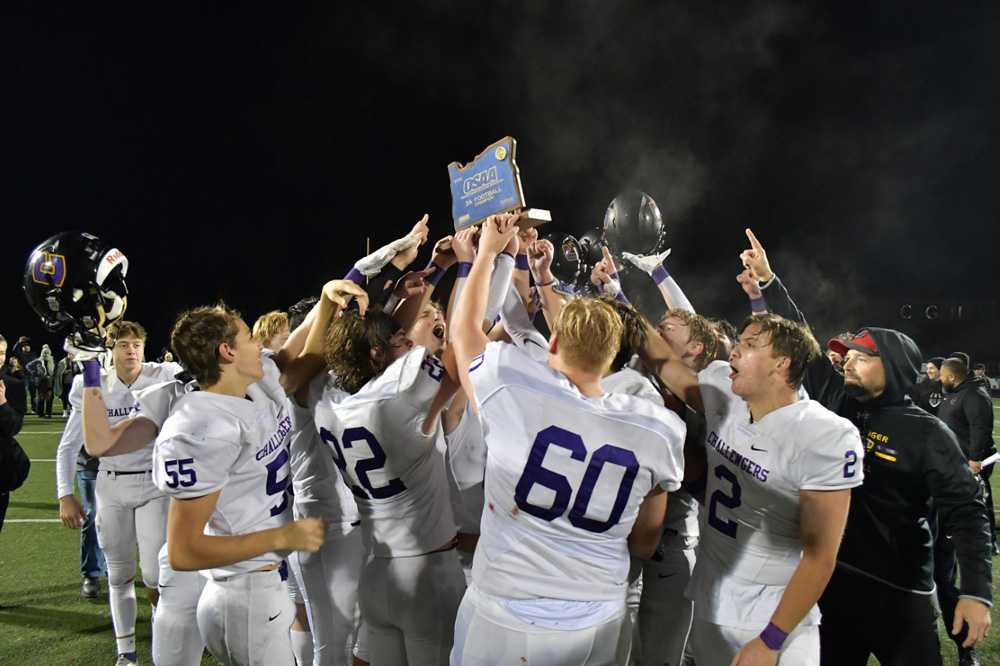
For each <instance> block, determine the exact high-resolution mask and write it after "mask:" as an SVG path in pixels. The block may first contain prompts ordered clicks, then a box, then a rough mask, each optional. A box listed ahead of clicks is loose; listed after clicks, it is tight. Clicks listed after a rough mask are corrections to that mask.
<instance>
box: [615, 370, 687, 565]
mask: <svg viewBox="0 0 1000 666" xmlns="http://www.w3.org/2000/svg"><path fill="white" fill-rule="evenodd" d="M601 388H603V389H604V390H605V391H607V392H609V393H625V394H627V395H632V396H635V397H636V398H642V399H643V400H648V401H649V402H651V403H653V404H654V405H658V406H660V407H664V404H663V396H662V395H660V392H659V391H658V390H656V385H655V384H653V382H652V380H650V379H649V377H647V376H646V375H644V374H642V373H641V372H638V371H637V370H635V369H633V368H630V367H624V368H622V369H621V370H619V371H618V372H615V373H613V374H610V375H608V376H607V377H605V378H604V379H602V380H601ZM692 414H694V413H693V412H691V411H690V410H688V412H687V413H686V414H685V416H684V423H685V424H686V425H687V426H688V432H687V436H688V437H690V436H691V435H692V433H691V419H690V418H689V417H690V416H691V415H692ZM695 416H696V417H697V416H698V415H695ZM698 418H700V417H698ZM697 536H698V501H697V500H695V498H694V497H692V496H691V494H690V493H689V492H688V491H686V490H684V489H683V488H678V489H677V490H676V491H674V492H673V493H671V494H670V498H669V499H668V500H667V515H666V517H665V518H664V519H663V540H664V544H663V545H664V546H665V547H669V546H670V545H671V544H672V543H673V542H674V541H675V540H676V538H677V537H681V538H682V539H684V540H686V539H693V538H696V537H697Z"/></svg>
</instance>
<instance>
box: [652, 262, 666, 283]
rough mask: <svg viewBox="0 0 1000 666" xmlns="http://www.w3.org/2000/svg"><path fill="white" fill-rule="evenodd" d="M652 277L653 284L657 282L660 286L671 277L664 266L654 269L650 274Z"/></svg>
mask: <svg viewBox="0 0 1000 666" xmlns="http://www.w3.org/2000/svg"><path fill="white" fill-rule="evenodd" d="M650 277H652V278H653V282H655V283H656V284H660V283H661V282H663V281H664V280H666V279H667V278H668V277H670V273H668V272H667V269H666V268H665V267H664V266H663V264H660V265H659V266H657V267H656V268H654V269H653V272H652V273H651V274H650Z"/></svg>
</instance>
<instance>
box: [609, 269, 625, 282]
mask: <svg viewBox="0 0 1000 666" xmlns="http://www.w3.org/2000/svg"><path fill="white" fill-rule="evenodd" d="M609 277H610V278H611V279H612V280H614V281H616V282H621V281H622V279H621V278H620V277H618V271H615V272H614V273H612V274H611V275H610V276H609Z"/></svg>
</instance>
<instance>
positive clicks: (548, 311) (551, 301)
mask: <svg viewBox="0 0 1000 666" xmlns="http://www.w3.org/2000/svg"><path fill="white" fill-rule="evenodd" d="M555 252H556V249H555V247H554V246H553V245H552V243H551V242H550V241H547V240H540V241H535V242H533V243H532V244H531V245H530V246H529V247H528V264H529V265H530V267H531V274H532V276H533V277H534V278H535V288H536V289H538V296H539V298H540V299H541V301H542V315H543V316H544V317H545V323H546V324H548V327H549V330H550V331H551V330H552V328H553V327H554V326H555V323H556V319H558V318H559V313H560V312H562V308H563V305H565V303H566V299H565V297H563V295H562V294H560V293H559V292H557V291H556V290H555V286H556V277H555V276H554V275H553V274H552V259H553V258H554V257H555Z"/></svg>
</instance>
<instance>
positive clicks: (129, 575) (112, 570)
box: [107, 562, 135, 587]
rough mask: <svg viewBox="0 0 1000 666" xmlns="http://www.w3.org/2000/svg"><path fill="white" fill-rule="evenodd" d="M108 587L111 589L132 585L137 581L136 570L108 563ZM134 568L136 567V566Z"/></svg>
mask: <svg viewBox="0 0 1000 666" xmlns="http://www.w3.org/2000/svg"><path fill="white" fill-rule="evenodd" d="M107 564H108V585H110V586H111V587H125V586H127V585H132V584H133V582H134V581H135V573H134V569H129V568H127V567H126V566H123V565H120V564H117V563H113V562H108V563H107ZM132 566H135V565H134V564H133V565H132Z"/></svg>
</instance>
